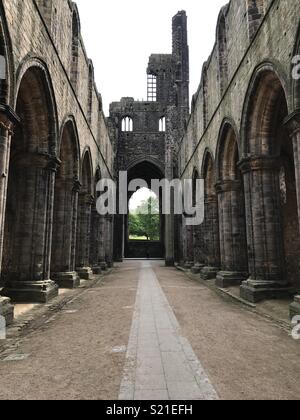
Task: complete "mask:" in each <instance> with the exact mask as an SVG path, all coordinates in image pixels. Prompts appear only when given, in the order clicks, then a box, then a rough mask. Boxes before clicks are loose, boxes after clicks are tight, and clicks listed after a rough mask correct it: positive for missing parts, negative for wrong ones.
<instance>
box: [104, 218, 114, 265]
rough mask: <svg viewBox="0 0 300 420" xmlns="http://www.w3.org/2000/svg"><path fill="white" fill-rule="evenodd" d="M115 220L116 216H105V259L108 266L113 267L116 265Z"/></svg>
mask: <svg viewBox="0 0 300 420" xmlns="http://www.w3.org/2000/svg"><path fill="white" fill-rule="evenodd" d="M113 222H114V218H113V216H111V215H107V216H106V218H105V231H106V235H105V259H106V263H107V266H108V267H109V268H112V267H113V265H114V258H113V235H114V230H113Z"/></svg>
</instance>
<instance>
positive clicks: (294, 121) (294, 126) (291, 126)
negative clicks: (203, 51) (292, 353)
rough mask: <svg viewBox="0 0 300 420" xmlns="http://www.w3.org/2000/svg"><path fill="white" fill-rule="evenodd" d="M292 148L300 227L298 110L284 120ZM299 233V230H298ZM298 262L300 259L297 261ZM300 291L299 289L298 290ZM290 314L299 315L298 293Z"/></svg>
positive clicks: (299, 116)
mask: <svg viewBox="0 0 300 420" xmlns="http://www.w3.org/2000/svg"><path fill="white" fill-rule="evenodd" d="M285 125H286V127H287V129H288V131H289V134H290V137H291V139H292V142H293V148H294V162H295V178H296V191H297V204H298V216H299V227H300V110H298V111H296V112H294V113H293V114H291V115H290V116H289V117H288V118H287V119H286V121H285ZM299 233H300V231H299ZM298 264H300V261H298ZM299 292H300V291H299ZM290 315H291V318H293V317H294V316H296V315H300V295H298V296H296V297H295V300H294V303H292V304H291V306H290Z"/></svg>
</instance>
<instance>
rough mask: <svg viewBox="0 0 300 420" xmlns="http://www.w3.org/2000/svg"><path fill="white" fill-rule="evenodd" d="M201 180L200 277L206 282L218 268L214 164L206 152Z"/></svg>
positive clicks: (218, 253) (217, 220) (213, 276)
mask: <svg viewBox="0 0 300 420" xmlns="http://www.w3.org/2000/svg"><path fill="white" fill-rule="evenodd" d="M202 178H203V179H204V189H205V197H204V206H205V208H204V211H205V214H204V223H203V253H204V264H205V267H204V268H203V269H202V271H201V276H202V277H203V278H204V279H206V280H208V279H211V278H215V277H216V275H217V273H218V271H219V268H220V243H219V219H218V199H217V194H216V189H215V184H216V172H215V163H214V160H213V157H212V154H211V153H210V151H208V150H206V152H205V154H204V158H203V166H202Z"/></svg>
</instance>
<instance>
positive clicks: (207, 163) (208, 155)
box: [201, 148, 216, 196]
mask: <svg viewBox="0 0 300 420" xmlns="http://www.w3.org/2000/svg"><path fill="white" fill-rule="evenodd" d="M201 176H202V179H204V185H205V195H206V196H215V195H216V191H215V184H216V173H215V161H214V158H213V154H212V152H211V150H210V149H209V148H206V149H205V152H204V155H203V161H202V169H201Z"/></svg>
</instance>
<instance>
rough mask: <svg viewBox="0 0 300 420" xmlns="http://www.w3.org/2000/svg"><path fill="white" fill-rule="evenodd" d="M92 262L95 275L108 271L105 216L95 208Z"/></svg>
mask: <svg viewBox="0 0 300 420" xmlns="http://www.w3.org/2000/svg"><path fill="white" fill-rule="evenodd" d="M91 226H92V227H91V251H90V261H91V266H92V270H93V273H94V274H101V273H102V270H104V271H105V270H106V269H107V264H106V261H105V238H104V216H101V215H100V214H99V213H98V212H97V209H96V207H95V206H93V209H92V224H91Z"/></svg>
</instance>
